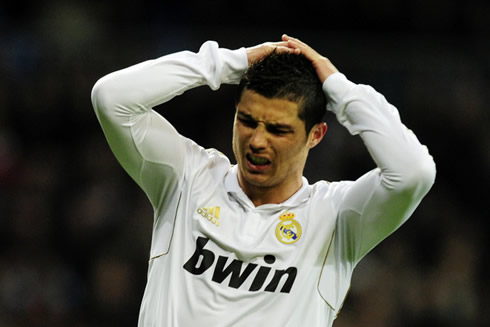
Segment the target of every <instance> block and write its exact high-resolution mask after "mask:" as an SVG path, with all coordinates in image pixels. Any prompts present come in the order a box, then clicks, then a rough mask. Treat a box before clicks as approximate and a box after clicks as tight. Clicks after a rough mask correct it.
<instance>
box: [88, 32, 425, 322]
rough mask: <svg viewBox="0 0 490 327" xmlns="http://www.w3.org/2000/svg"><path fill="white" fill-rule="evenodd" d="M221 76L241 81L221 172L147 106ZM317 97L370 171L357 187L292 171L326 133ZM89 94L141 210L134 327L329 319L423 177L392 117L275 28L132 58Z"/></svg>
mask: <svg viewBox="0 0 490 327" xmlns="http://www.w3.org/2000/svg"><path fill="white" fill-rule="evenodd" d="M305 61H306V63H307V64H305ZM249 65H250V68H248V66H249ZM247 68H248V70H247ZM245 71H247V72H246V73H245ZM244 73H245V74H244ZM276 75H278V76H280V78H278V77H277V76H276ZM311 76H312V77H311ZM222 83H232V84H233V83H234V84H236V83H240V85H239V96H238V99H237V105H236V115H235V121H234V127H233V151H234V154H235V157H236V161H237V164H236V165H231V164H230V161H229V160H228V159H227V158H226V157H225V156H223V155H222V154H220V153H219V152H218V151H216V150H213V149H211V150H205V149H203V148H201V147H200V146H198V145H197V144H195V143H194V142H193V141H191V140H189V139H187V138H185V137H183V136H181V135H179V134H178V133H177V131H176V130H175V129H174V128H173V127H172V126H171V125H170V124H169V123H168V122H167V121H166V120H165V119H164V118H163V117H162V116H160V115H159V114H158V113H156V112H155V111H153V110H152V107H154V106H156V105H159V104H162V103H164V102H167V101H169V100H170V99H172V98H173V97H174V96H177V95H180V94H182V93H183V92H185V91H186V90H189V89H191V88H194V87H197V86H201V85H208V86H209V87H210V88H212V89H217V88H219V86H220V85H221V84H222ZM325 99H327V100H328V106H327V108H328V109H329V110H330V111H332V112H333V113H334V114H335V115H336V116H337V119H338V121H339V122H340V123H341V124H342V125H343V126H345V127H346V128H347V129H348V130H349V132H350V133H351V134H353V135H356V134H359V135H360V136H361V138H362V139H363V141H364V143H365V145H366V147H367V149H368V151H369V153H370V154H371V156H372V157H373V159H374V161H375V162H376V164H377V166H378V167H377V168H376V169H374V170H372V171H370V172H368V173H366V174H365V175H364V176H362V177H360V178H359V179H358V180H356V181H341V182H335V183H327V182H324V181H320V182H317V183H315V184H313V185H310V184H309V183H308V181H307V180H306V179H305V178H304V177H303V176H302V173H303V168H304V165H305V162H306V158H307V156H308V151H309V150H310V149H311V148H313V147H314V146H316V145H317V144H318V143H319V142H320V141H321V140H322V138H323V136H324V135H325V132H326V130H327V126H326V124H325V123H323V122H321V116H322V115H323V112H324V109H325ZM92 102H93V105H94V108H95V110H96V113H97V117H98V119H99V121H100V123H101V125H102V128H103V130H104V133H105V135H106V137H107V140H108V142H109V144H110V146H111V149H112V150H113V152H114V154H115V155H116V157H117V159H118V160H119V162H120V163H121V165H122V166H123V167H124V169H125V170H126V171H127V172H128V173H129V175H130V176H131V177H132V178H133V179H134V180H135V181H136V182H137V183H138V185H139V186H140V187H141V188H142V189H143V190H144V191H145V192H146V194H147V196H148V198H149V200H150V202H151V204H152V206H153V208H154V225H153V235H152V243H151V253H150V262H149V272H148V283H147V287H146V290H145V294H144V297H143V301H142V305H141V311H140V318H139V326H331V325H332V324H333V321H334V319H335V318H336V316H337V314H338V312H339V310H340V309H341V306H342V303H343V301H344V299H345V296H346V294H347V291H348V289H349V286H350V280H351V276H352V271H353V269H354V267H355V266H356V265H357V263H358V262H359V261H360V260H361V258H362V257H363V256H364V255H366V254H367V252H369V251H370V250H371V249H372V248H373V247H374V246H375V245H376V244H378V243H379V242H380V241H381V240H383V239H384V238H385V237H387V236H388V235H389V234H390V233H392V232H393V231H394V230H396V229H397V228H398V227H399V226H400V225H401V224H402V223H403V222H404V221H406V219H408V217H409V216H410V215H411V213H412V212H413V211H414V210H415V208H416V206H417V205H418V203H419V202H420V201H421V199H422V198H423V196H424V195H425V194H426V193H427V192H428V190H429V189H430V187H431V185H432V184H433V182H434V177H435V165H434V162H433V160H432V157H431V156H430V155H429V154H428V151H427V149H426V148H425V147H424V146H422V145H421V144H420V143H419V142H418V140H417V138H416V137H415V135H414V134H413V133H411V132H410V131H409V130H407V129H406V127H405V126H404V125H403V124H402V123H401V122H400V118H399V115H398V112H397V110H396V109H395V108H394V107H393V106H392V105H390V104H389V103H387V102H386V100H385V98H384V97H383V96H382V95H380V94H379V93H377V92H376V91H374V90H373V89H372V88H371V87H369V86H365V85H356V84H354V83H352V82H350V81H349V80H347V79H346V77H345V76H344V75H343V74H341V73H339V72H338V71H337V69H336V68H335V67H334V66H333V65H332V63H331V62H330V61H329V60H328V59H327V58H325V57H323V56H321V55H320V54H318V53H317V52H316V51H315V50H313V49H312V48H311V47H309V46H308V45H306V44H305V43H303V42H301V41H300V40H298V39H295V38H292V37H289V36H287V35H283V37H282V40H281V41H280V42H276V43H264V44H262V45H259V46H256V47H252V48H247V49H245V48H242V49H239V50H234V51H232V50H228V49H222V48H219V47H218V45H217V44H216V43H215V42H206V43H204V44H203V46H202V47H201V49H200V51H199V52H198V53H193V52H189V51H184V52H179V53H175V54H171V55H167V56H164V57H161V58H158V59H155V60H150V61H146V62H143V63H140V64H138V65H135V66H132V67H130V68H127V69H123V70H121V71H118V72H115V73H112V74H110V75H108V76H106V77H104V78H102V79H101V80H99V81H98V82H97V84H96V85H95V86H94V89H93V91H92ZM318 107H320V110H318ZM192 109H193V110H198V108H192ZM185 110H191V108H185ZM319 111H320V112H319ZM209 114H210V115H212V114H214V113H209ZM218 114H219V113H218ZM318 117H320V118H318Z"/></svg>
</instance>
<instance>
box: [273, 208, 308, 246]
mask: <svg viewBox="0 0 490 327" xmlns="http://www.w3.org/2000/svg"><path fill="white" fill-rule="evenodd" d="M295 217H296V214H294V213H293V212H289V211H288V212H285V213H283V214H282V215H280V216H279V220H280V221H279V223H278V224H277V226H276V237H277V239H278V240H279V242H281V243H284V244H293V243H296V242H297V241H298V240H299V239H300V237H301V233H302V230H301V225H300V224H299V222H298V221H297V220H294V218H295Z"/></svg>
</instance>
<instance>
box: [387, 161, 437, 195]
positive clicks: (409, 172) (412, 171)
mask: <svg viewBox="0 0 490 327" xmlns="http://www.w3.org/2000/svg"><path fill="white" fill-rule="evenodd" d="M404 166H405V167H404V169H402V170H401V171H398V172H396V173H387V172H385V173H384V174H383V178H382V183H383V184H384V186H385V187H386V188H388V189H391V190H393V191H398V192H400V193H405V194H408V193H410V194H413V195H414V196H416V197H420V196H424V195H425V194H426V193H427V192H429V190H430V189H431V187H432V185H433V184H434V182H435V179H436V165H435V162H434V159H433V158H432V156H431V155H429V154H428V153H426V154H424V156H422V157H419V158H418V160H416V161H411V162H410V163H409V164H407V165H404Z"/></svg>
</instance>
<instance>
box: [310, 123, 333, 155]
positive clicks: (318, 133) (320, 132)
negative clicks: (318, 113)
mask: <svg viewBox="0 0 490 327" xmlns="http://www.w3.org/2000/svg"><path fill="white" fill-rule="evenodd" d="M327 128H328V127H327V123H318V124H316V125H315V126H313V128H312V129H311V131H310V134H309V135H308V148H310V149H312V148H314V147H315V146H316V145H317V144H318V143H320V141H321V140H322V139H323V137H324V136H325V133H326V132H327Z"/></svg>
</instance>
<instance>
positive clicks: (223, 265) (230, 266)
mask: <svg viewBox="0 0 490 327" xmlns="http://www.w3.org/2000/svg"><path fill="white" fill-rule="evenodd" d="M208 241H209V238H206V237H198V238H197V241H196V250H195V251H194V254H193V255H192V256H191V257H190V258H189V260H187V262H186V263H185V264H184V269H185V270H186V271H188V272H190V273H191V274H193V275H202V274H203V273H204V272H205V271H207V270H208V269H210V268H211V267H212V266H213V265H214V271H213V275H212V278H211V280H212V281H213V282H215V283H218V284H222V283H223V281H224V280H225V279H226V278H227V277H228V276H230V279H229V282H228V287H231V288H236V289H238V288H240V287H241V286H242V285H243V284H244V283H245V281H246V280H247V279H248V278H249V277H250V276H252V273H254V271H257V272H256V273H255V276H254V277H253V280H252V283H251V284H250V286H249V287H248V291H250V292H257V291H260V290H263V291H265V292H275V291H276V290H277V289H278V286H279V284H281V282H282V287H281V289H280V290H279V292H281V293H289V292H290V291H291V288H292V287H293V284H294V280H295V279H296V275H297V273H298V269H297V268H296V267H289V268H287V269H284V270H279V269H276V270H274V273H273V275H271V276H272V279H270V281H269V282H268V283H267V285H265V284H266V283H265V281H266V280H267V277H268V276H269V274H270V273H271V271H272V267H268V266H259V265H257V264H255V263H248V264H247V265H246V266H245V269H242V268H243V266H244V262H243V261H241V260H237V259H233V260H231V262H229V261H230V258H228V257H225V256H221V255H220V256H218V258H217V260H215V259H216V254H215V253H214V252H213V251H211V250H208V249H205V248H204V247H205V246H206V244H207V243H208ZM275 261H276V257H274V256H273V255H271V254H268V255H265V256H264V262H265V263H266V264H267V265H272V264H273V263H274V262H275ZM215 263H216V264H215ZM257 267H258V269H257ZM250 278H252V277H250ZM264 285H265V287H264ZM242 289H243V287H242Z"/></svg>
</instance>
